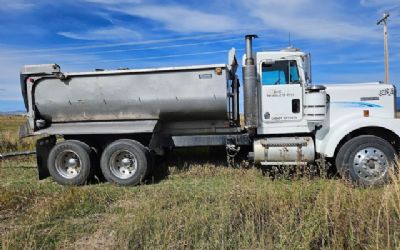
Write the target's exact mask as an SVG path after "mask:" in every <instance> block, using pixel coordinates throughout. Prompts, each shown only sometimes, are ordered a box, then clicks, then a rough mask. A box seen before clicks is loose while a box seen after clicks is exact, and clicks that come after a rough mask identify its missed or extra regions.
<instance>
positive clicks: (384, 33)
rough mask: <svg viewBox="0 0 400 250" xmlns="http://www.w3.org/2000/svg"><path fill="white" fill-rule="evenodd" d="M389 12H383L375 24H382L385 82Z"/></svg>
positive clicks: (387, 60)
mask: <svg viewBox="0 0 400 250" xmlns="http://www.w3.org/2000/svg"><path fill="white" fill-rule="evenodd" d="M389 16H390V14H389V12H387V11H386V12H385V13H383V18H382V19H381V20H379V21H378V22H377V23H376V25H381V24H383V46H384V53H385V54H384V58H385V83H386V84H388V83H389V48H388V29H387V22H388V18H389Z"/></svg>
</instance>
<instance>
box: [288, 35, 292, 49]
mask: <svg viewBox="0 0 400 250" xmlns="http://www.w3.org/2000/svg"><path fill="white" fill-rule="evenodd" d="M291 47H292V39H291V37H290V32H289V48H291Z"/></svg>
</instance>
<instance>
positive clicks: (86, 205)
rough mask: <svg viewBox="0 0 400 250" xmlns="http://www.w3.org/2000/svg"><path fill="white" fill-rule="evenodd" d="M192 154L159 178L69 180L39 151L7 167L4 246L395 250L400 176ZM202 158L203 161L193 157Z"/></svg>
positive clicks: (2, 170)
mask: <svg viewBox="0 0 400 250" xmlns="http://www.w3.org/2000/svg"><path fill="white" fill-rule="evenodd" d="M209 154H215V152H214V151H198V152H195V153H193V152H188V151H183V152H180V153H177V154H175V155H174V156H173V159H171V160H170V161H169V162H168V163H167V166H168V167H169V175H168V177H167V178H164V179H163V180H161V181H160V182H157V183H153V184H150V185H142V186H138V187H117V186H113V185H110V184H108V183H100V184H93V185H87V186H83V187H64V186H59V185H57V184H56V183H54V182H53V181H52V180H51V179H46V180H43V181H38V180H37V177H36V175H37V172H36V168H35V162H34V157H20V158H16V159H12V160H11V159H10V160H3V161H1V163H0V164H1V165H0V240H1V246H0V248H2V249H23V248H35V249H36V248H44V249H59V248H67V249H77V248H109V249H272V248H273V249H310V248H311V249H321V248H322V249H344V248H346V249H360V248H361V249H371V248H372V249H396V248H399V247H400V181H399V180H398V179H397V178H394V181H393V182H392V183H391V184H390V185H388V186H386V187H383V188H375V189H362V188H354V187H352V186H351V185H349V184H348V183H346V182H345V181H342V180H340V179H328V178H325V176H324V175H323V176H310V175H307V174H306V175H305V177H299V176H297V177H295V178H287V175H283V176H280V177H281V178H277V179H275V180H272V179H270V178H267V177H266V176H265V175H264V174H263V173H262V171H261V170H259V169H241V168H228V167H225V166H222V165H221V164H219V163H206V161H207V159H208V157H209ZM192 158H195V159H198V158H200V159H201V158H203V161H201V163H199V162H200V161H199V160H197V161H187V159H192Z"/></svg>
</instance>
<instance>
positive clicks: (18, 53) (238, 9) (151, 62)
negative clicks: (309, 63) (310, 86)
mask: <svg viewBox="0 0 400 250" xmlns="http://www.w3.org/2000/svg"><path fill="white" fill-rule="evenodd" d="M385 10H389V11H390V13H391V18H390V24H389V35H390V36H389V39H390V40H389V47H390V63H391V71H390V78H391V82H392V83H393V84H395V85H396V86H397V87H398V88H399V87H400V85H399V83H400V2H399V0H352V1H348V0H335V1H333V0H324V1H321V0H285V1H282V0H236V1H228V0H220V1H218V0H214V1H212V0H202V1H199V0H186V1H171V0H164V1H161V0H154V1H152V0H150V1H148V0H71V1H54V0H52V1H50V0H36V1H28V0H12V1H10V0H0V111H12V110H21V109H23V105H22V99H21V95H20V89H19V70H20V68H21V66H22V65H24V64H44V63H58V64H59V65H61V69H62V70H63V71H81V70H85V71H86V70H93V69H95V68H105V69H115V68H121V67H124V68H125V67H128V68H146V67H160V66H178V65H192V64H209V63H225V62H226V61H227V50H228V49H230V48H231V47H235V48H236V49H237V50H238V51H237V52H238V55H239V56H241V55H242V54H243V47H244V42H243V36H244V34H247V33H256V34H258V35H259V36H260V38H259V39H258V40H256V43H255V47H256V48H258V49H259V50H270V49H280V48H284V47H286V46H287V45H288V34H289V33H290V34H291V40H292V44H293V45H294V46H295V47H299V48H301V49H302V50H304V51H307V52H311V53H312V54H313V80H314V82H315V83H339V82H345V83H348V82H371V81H380V80H383V77H384V69H383V42H382V27H381V26H377V25H376V21H377V20H378V19H379V18H380V17H381V15H382V12H383V11H385Z"/></svg>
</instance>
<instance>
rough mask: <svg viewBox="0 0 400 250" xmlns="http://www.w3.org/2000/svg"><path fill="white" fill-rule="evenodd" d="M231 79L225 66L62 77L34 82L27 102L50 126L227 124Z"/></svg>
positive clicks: (111, 72)
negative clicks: (137, 122) (127, 122)
mask: <svg viewBox="0 0 400 250" xmlns="http://www.w3.org/2000/svg"><path fill="white" fill-rule="evenodd" d="M233 75H234V74H233ZM231 76H232V72H231V71H230V69H229V66H227V65H224V64H215V65H204V66H189V67H174V68H156V69H142V70H115V71H100V72H83V73H65V74H64V75H62V77H59V75H58V76H57V75H51V76H46V77H42V78H38V79H37V80H36V81H35V85H34V88H33V91H32V97H33V98H32V99H33V103H34V106H35V110H36V111H35V112H36V116H40V117H42V118H43V119H45V120H46V121H50V122H54V123H56V122H77V121H108V120H138V119H140V120H141V119H146V120H148V119H161V120H176V121H180V120H181V121H191V120H227V119H228V118H229V104H228V102H229V97H228V95H227V90H228V87H229V84H230V80H231Z"/></svg>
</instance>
